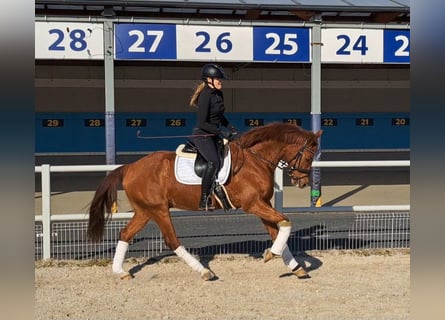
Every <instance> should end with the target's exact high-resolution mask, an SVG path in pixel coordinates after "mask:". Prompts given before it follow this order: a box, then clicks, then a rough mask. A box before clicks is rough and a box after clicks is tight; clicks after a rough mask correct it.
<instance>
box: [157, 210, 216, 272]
mask: <svg viewBox="0 0 445 320" xmlns="http://www.w3.org/2000/svg"><path fill="white" fill-rule="evenodd" d="M153 219H154V220H155V222H156V224H157V225H158V227H159V229H160V230H161V232H162V235H163V236H164V240H165V244H166V245H167V246H168V247H169V248H170V249H172V250H173V251H174V252H175V254H176V255H177V256H178V257H179V258H181V259H182V260H183V261H184V262H185V263H187V265H188V266H189V267H191V268H192V269H193V270H195V271H197V272H199V273H200V274H201V278H202V279H203V280H210V279H212V278H213V277H215V275H214V274H213V272H212V271H210V270H209V269H207V268H205V267H204V266H203V265H202V264H201V262H199V261H198V260H197V259H196V258H195V257H194V256H192V255H191V254H190V253H189V252H188V251H187V249H186V248H185V247H184V246H182V245H181V243H180V242H179V240H178V238H177V236H176V232H175V229H174V227H173V223H172V220H171V217H170V214H169V213H168V211H167V214H165V212H162V213H159V214H157V215H155V216H153Z"/></svg>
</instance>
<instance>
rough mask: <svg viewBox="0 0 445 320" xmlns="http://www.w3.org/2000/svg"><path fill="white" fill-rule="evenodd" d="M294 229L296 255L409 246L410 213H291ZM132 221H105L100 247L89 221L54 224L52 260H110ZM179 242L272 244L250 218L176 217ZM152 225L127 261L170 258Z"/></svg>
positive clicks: (39, 250) (206, 246)
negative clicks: (92, 238) (89, 234)
mask: <svg viewBox="0 0 445 320" xmlns="http://www.w3.org/2000/svg"><path fill="white" fill-rule="evenodd" d="M289 218H290V219H291V221H292V223H293V226H294V228H293V229H294V230H293V231H292V233H291V236H290V238H289V241H288V245H289V248H290V249H291V251H292V252H294V253H301V252H305V251H308V250H331V249H381V248H409V246H410V213H409V212H364V213H352V214H346V215H345V214H342V215H341V220H342V221H339V220H340V215H332V214H331V215H327V214H325V215H324V214H322V213H320V214H316V213H315V214H306V215H301V214H289ZM127 221H128V219H119V220H111V221H108V222H107V223H106V226H105V233H104V238H103V240H102V241H100V242H98V243H92V242H90V241H88V240H87V239H86V230H87V222H86V221H66V222H59V221H58V222H53V223H52V226H51V227H52V228H51V229H52V232H51V257H50V258H51V259H61V260H85V259H93V260H98V259H112V258H113V255H114V251H115V247H116V245H117V241H118V240H119V231H120V229H121V228H123V227H124V226H125V225H126V223H127ZM173 223H174V224H175V227H176V229H177V234H178V238H179V240H180V241H181V242H182V244H183V245H184V246H185V247H186V248H187V249H188V250H189V251H190V252H191V253H193V254H197V255H205V256H209V255H218V254H238V253H243V254H250V255H254V256H255V255H261V254H262V253H263V252H264V250H265V249H266V248H268V247H270V246H271V240H270V237H269V235H268V234H267V233H266V232H265V230H264V227H263V225H262V224H261V222H260V220H259V219H258V218H257V217H254V216H251V215H246V214H223V215H211V216H205V217H202V216H188V217H179V216H178V217H173ZM35 231H36V237H35V260H40V259H43V242H42V225H41V224H39V223H36V228H35ZM170 254H172V251H171V250H170V249H168V248H167V247H166V246H165V244H164V241H163V239H162V235H161V233H160V231H159V229H158V228H157V226H156V225H155V224H153V223H149V224H148V225H147V226H146V228H144V230H143V231H141V232H140V233H138V234H137V235H136V237H135V238H134V240H133V241H132V243H131V244H130V247H129V252H128V254H127V256H128V257H140V258H147V259H148V258H152V257H158V256H163V255H170Z"/></svg>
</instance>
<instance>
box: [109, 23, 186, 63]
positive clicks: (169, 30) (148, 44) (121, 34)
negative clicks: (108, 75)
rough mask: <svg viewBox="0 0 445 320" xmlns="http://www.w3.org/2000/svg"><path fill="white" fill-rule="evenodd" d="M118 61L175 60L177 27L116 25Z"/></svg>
mask: <svg viewBox="0 0 445 320" xmlns="http://www.w3.org/2000/svg"><path fill="white" fill-rule="evenodd" d="M114 43H115V48H116V49H115V51H116V59H118V60H119V59H139V60H160V59H163V60H175V59H176V58H177V57H176V26H175V25H170V24H142V23H136V24H116V25H115V40H114Z"/></svg>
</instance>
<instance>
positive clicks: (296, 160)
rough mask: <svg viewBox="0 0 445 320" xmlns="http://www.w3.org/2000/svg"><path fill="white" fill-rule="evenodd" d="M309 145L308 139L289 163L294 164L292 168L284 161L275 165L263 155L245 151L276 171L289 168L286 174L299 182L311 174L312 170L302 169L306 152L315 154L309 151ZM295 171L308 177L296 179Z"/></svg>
mask: <svg viewBox="0 0 445 320" xmlns="http://www.w3.org/2000/svg"><path fill="white" fill-rule="evenodd" d="M307 144H308V139H306V141H305V142H304V144H303V146H302V147H301V148H300V149H299V150H298V151H297V153H296V154H295V157H293V158H292V160H290V161H289V162H293V163H292V166H291V167H289V163H288V162H286V161H284V160H280V161H278V163H277V164H275V163H273V162H272V161H269V160H267V159H265V158H263V157H262V156H261V155H259V154H258V153H256V152H255V151H252V150H250V149H244V150H247V151H249V152H250V153H251V154H253V155H254V156H255V157H257V158H258V159H260V160H261V161H264V162H266V163H267V164H268V165H270V166H271V167H272V168H274V169H275V168H280V169H284V168H288V169H287V170H286V173H287V174H288V176H289V177H291V178H292V179H294V180H296V181H297V182H298V181H299V180H300V179H303V178H306V177H307V176H309V174H310V173H311V169H304V168H300V164H301V160H302V159H303V154H304V152H305V151H308V152H310V153H312V154H313V155H314V154H315V152H314V151H313V150H311V149H309V147H308V146H307ZM295 171H297V172H300V173H305V174H306V175H304V176H302V177H295V176H294V172H295Z"/></svg>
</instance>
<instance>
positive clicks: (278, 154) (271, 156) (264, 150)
mask: <svg viewBox="0 0 445 320" xmlns="http://www.w3.org/2000/svg"><path fill="white" fill-rule="evenodd" d="M284 147H285V145H284V144H283V143H278V142H275V141H266V142H261V143H257V144H256V145H254V146H252V147H250V148H248V149H249V150H250V151H251V152H252V153H254V154H257V155H258V156H260V157H261V158H262V159H264V160H267V161H268V162H269V163H273V164H274V165H277V164H278V161H280V160H281V159H282V157H283V148H284Z"/></svg>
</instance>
